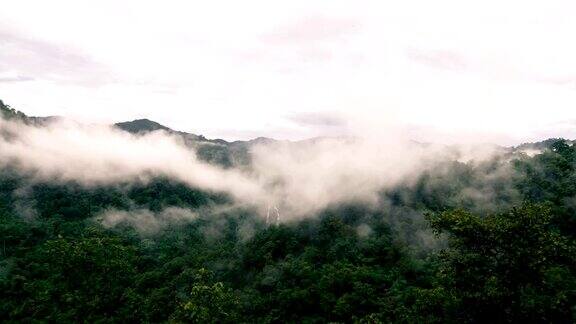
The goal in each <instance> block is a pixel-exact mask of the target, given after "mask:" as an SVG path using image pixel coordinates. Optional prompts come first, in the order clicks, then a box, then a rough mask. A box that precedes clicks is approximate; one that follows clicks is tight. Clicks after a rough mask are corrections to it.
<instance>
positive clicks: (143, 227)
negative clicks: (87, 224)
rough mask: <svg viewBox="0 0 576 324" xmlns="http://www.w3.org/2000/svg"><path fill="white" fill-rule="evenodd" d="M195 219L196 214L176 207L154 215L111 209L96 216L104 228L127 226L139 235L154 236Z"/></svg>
mask: <svg viewBox="0 0 576 324" xmlns="http://www.w3.org/2000/svg"><path fill="white" fill-rule="evenodd" d="M197 218H198V214H197V213H196V212H194V211H191V210H189V209H185V208H178V207H168V208H165V209H163V210H161V211H160V212H156V213H155V212H152V211H150V210H148V209H136V210H130V211H124V210H115V209H111V210H106V211H104V212H102V213H101V214H100V215H98V216H96V219H97V220H99V221H100V222H101V223H102V225H104V226H105V227H109V228H110V227H116V226H119V225H128V226H131V227H133V228H134V229H136V231H137V232H138V233H140V234H141V235H151V234H155V233H158V232H159V231H161V230H163V229H165V228H166V227H168V226H171V225H179V224H183V223H187V222H192V221H194V220H196V219H197Z"/></svg>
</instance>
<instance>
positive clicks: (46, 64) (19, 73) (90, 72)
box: [0, 25, 113, 86]
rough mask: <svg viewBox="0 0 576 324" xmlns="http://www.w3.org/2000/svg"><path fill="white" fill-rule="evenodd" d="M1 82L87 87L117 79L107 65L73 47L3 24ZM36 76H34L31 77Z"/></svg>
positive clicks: (0, 60) (0, 48) (0, 41)
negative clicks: (2, 75) (26, 33)
mask: <svg viewBox="0 0 576 324" xmlns="http://www.w3.org/2000/svg"><path fill="white" fill-rule="evenodd" d="M4 73H11V74H16V75H15V76H12V77H10V76H8V77H0V82H14V81H31V80H35V79H42V80H47V81H54V82H59V83H64V84H66V83H68V84H76V85H83V86H101V85H104V84H107V83H110V82H112V81H113V77H112V75H111V73H110V72H109V71H107V70H106V68H105V67H104V65H102V64H100V63H97V62H95V61H94V60H92V59H91V58H90V57H89V56H88V55H85V54H83V53H81V52H80V51H79V50H75V49H73V48H71V47H68V46H66V45H62V44H55V43H51V42H48V41H44V40H40V39H35V38H33V37H31V36H27V35H24V34H22V33H20V32H16V31H14V30H10V29H9V28H6V27H5V26H2V25H0V75H1V74H4ZM29 76H33V77H29Z"/></svg>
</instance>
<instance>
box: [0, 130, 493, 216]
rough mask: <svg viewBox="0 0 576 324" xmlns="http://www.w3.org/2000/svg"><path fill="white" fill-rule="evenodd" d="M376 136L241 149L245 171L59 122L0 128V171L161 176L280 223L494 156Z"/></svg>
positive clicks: (178, 148) (110, 180)
mask: <svg viewBox="0 0 576 324" xmlns="http://www.w3.org/2000/svg"><path fill="white" fill-rule="evenodd" d="M381 135H382V134H379V136H378V137H372V138H371V137H366V138H360V137H355V138H316V139H313V140H307V141H300V142H271V143H260V144H256V145H254V146H252V147H251V149H250V159H251V163H250V165H249V166H248V167H242V168H228V169H223V168H220V167H218V166H215V165H210V164H207V163H205V162H202V161H200V160H198V159H197V157H196V154H195V152H194V151H193V150H192V149H191V148H189V147H187V146H185V144H184V141H183V139H182V138H180V137H178V136H177V135H171V134H168V133H166V132H163V131H154V132H151V133H147V134H144V135H138V136H136V135H132V134H129V133H126V132H123V131H120V130H117V129H114V128H112V127H109V126H103V125H96V124H81V123H77V122H72V121H69V120H55V121H52V122H51V123H49V124H48V125H46V126H45V127H36V126H30V125H24V124H21V123H18V122H13V121H4V120H0V167H4V166H7V165H11V166H14V167H16V168H18V169H19V170H21V171H22V172H26V173H29V174H31V175H32V176H33V177H34V178H36V179H41V180H50V181H76V182H79V183H81V184H83V185H86V186H91V185H95V184H114V183H118V182H125V181H142V182H145V181H148V179H150V178H153V177H156V176H166V177H170V178H173V179H177V180H179V181H182V182H183V183H186V184H188V185H189V186H191V187H194V188H199V189H201V190H206V191H211V192H223V193H226V194H228V195H230V197H231V198H233V199H234V201H235V202H236V203H238V204H239V205H241V206H248V207H250V208H254V209H255V210H256V211H257V212H259V213H260V214H261V215H263V216H265V215H266V214H267V210H268V209H270V208H278V210H279V213H280V215H281V220H283V221H284V220H289V219H292V218H295V217H304V216H309V215H313V214H315V213H316V212H319V211H321V210H322V209H324V208H328V207H330V206H336V205H339V204H343V203H352V202H362V203H365V204H368V205H372V206H377V205H378V204H379V197H380V193H381V192H382V191H383V190H386V189H390V188H393V187H394V186H397V185H399V184H402V183H409V182H411V181H414V180H415V179H416V178H417V177H418V176H419V175H420V174H421V173H422V172H424V171H426V170H430V169H431V168H434V167H435V166H436V165H437V164H438V163H440V162H441V161H445V160H447V159H448V160H458V159H461V160H465V161H471V160H481V159H486V158H489V157H491V156H492V155H493V154H496V153H495V151H494V150H491V149H489V148H488V149H484V150H479V149H464V148H458V149H454V148H452V149H451V150H446V148H445V147H443V146H435V145H419V144H415V143H414V142H411V141H409V139H408V138H406V137H403V136H402V135H401V134H399V133H394V132H389V133H388V134H387V135H384V136H381ZM115 215H116V214H115ZM138 215H140V216H138V219H139V218H142V219H144V221H146V222H151V221H152V220H150V217H148V216H147V215H145V214H142V215H143V216H142V215H141V213H140V214H138ZM170 215H172V214H170ZM170 215H168V214H166V215H163V216H162V217H164V216H165V217H164V218H169V216H170ZM121 216H126V215H124V214H122V215H121ZM110 217H112V216H110ZM115 217H116V216H115ZM117 219H119V218H118V217H116V218H114V217H112V218H110V222H112V221H114V220H117ZM121 219H127V216H126V217H121Z"/></svg>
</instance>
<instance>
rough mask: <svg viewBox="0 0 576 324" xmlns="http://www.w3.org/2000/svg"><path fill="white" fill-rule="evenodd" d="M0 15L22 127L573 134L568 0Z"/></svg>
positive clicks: (275, 134) (65, 8) (574, 72)
mask: <svg viewBox="0 0 576 324" xmlns="http://www.w3.org/2000/svg"><path fill="white" fill-rule="evenodd" d="M3 7H4V9H3V10H2V12H1V13H0V21H2V22H1V23H0V98H3V99H4V101H5V102H6V103H7V104H10V105H12V106H14V107H15V108H17V109H19V110H22V111H24V112H26V113H28V114H30V115H60V116H66V117H71V118H74V119H80V120H84V121H89V122H106V123H110V122H118V121H126V120H132V119H138V118H147V119H150V120H154V121H157V122H159V123H161V124H163V125H166V126H168V127H170V128H173V129H178V130H182V131H186V132H191V133H196V134H202V135H205V136H207V137H210V138H223V139H226V140H236V139H238V140H245V139H250V138H256V137H260V136H264V137H272V138H278V139H290V140H298V139H304V138H311V137H317V136H340V135H344V136H349V135H352V136H354V135H364V133H366V132H367V133H370V134H375V133H378V131H379V130H380V129H381V128H395V129H397V130H399V131H402V132H404V133H407V134H409V135H410V137H412V138H414V140H423V139H431V141H433V142H447V141H454V142H462V141H464V142H490V143H495V144H503V145H511V144H518V143H521V142H526V141H535V140H539V139H544V138H548V137H566V138H575V137H576V131H574V129H575V127H574V126H575V121H576V112H575V111H576V110H574V107H576V63H575V62H574V60H573V57H574V56H575V54H576V46H574V45H573V44H572V42H571V39H572V37H571V36H572V34H573V33H572V32H571V31H572V30H576V22H575V21H574V20H573V19H571V15H570V13H571V12H574V9H576V5H575V4H573V3H571V2H568V1H548V2H546V3H539V2H534V1H510V2H506V3H502V2H499V1H484V2H482V3H477V4H470V3H465V2H460V1H441V2H435V3H434V4H432V3H429V2H427V1H407V2H402V3H401V4H398V3H381V2H377V1H367V2H363V3H362V5H360V4H358V3H356V2H349V1H339V2H335V3H331V4H330V5H326V4H325V3H322V2H320V1H305V2H302V1H291V2H290V3H282V4H278V3H270V2H265V1H248V2H242V3H236V2H232V1H218V2H213V3H211V4H209V5H206V4H202V5H200V4H192V3H189V2H185V1H169V2H167V3H162V4H160V3H158V4H153V3H148V2H144V3H142V2H137V1H126V2H122V3H118V2H113V1H103V2H100V3H99V4H98V6H85V5H83V4H78V3H77V2H74V1H66V0H59V1H53V2H50V3H38V2H32V1H11V0H9V1H7V2H6V3H5V5H4V6H3ZM56 9H57V10H56ZM46 13H50V14H46ZM32 94H33V95H32Z"/></svg>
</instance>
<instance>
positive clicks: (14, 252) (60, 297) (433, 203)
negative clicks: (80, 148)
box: [0, 108, 576, 323]
mask: <svg viewBox="0 0 576 324" xmlns="http://www.w3.org/2000/svg"><path fill="white" fill-rule="evenodd" d="M6 109H7V108H6ZM502 170H506V175H505V176H503V175H502V174H501V173H502ZM575 197H576V149H575V148H574V146H572V145H569V144H568V143H567V142H565V141H563V140H558V141H551V142H548V143H547V144H546V145H545V150H544V152H542V153H541V154H538V155H535V156H534V157H529V156H527V155H523V154H515V155H504V156H500V157H497V158H495V159H494V160H492V161H488V162H486V163H483V164H474V163H461V162H450V163H447V164H443V165H442V166H439V167H438V168H436V169H433V170H430V171H428V172H426V173H424V174H423V175H421V176H420V178H419V179H418V180H417V181H415V182H414V183H410V184H405V185H401V186H398V187H396V188H394V189H391V190H388V191H386V192H382V195H381V199H382V204H381V206H380V207H379V208H373V207H370V208H369V207H365V206H361V205H354V204H349V205H344V206H332V207H330V208H328V209H327V210H324V211H322V212H321V213H319V214H318V215H311V217H307V218H304V219H300V220H294V221H291V222H287V223H283V224H280V225H267V224H265V223H264V222H263V220H262V219H261V218H259V217H258V216H256V213H255V212H254V211H252V210H250V209H246V208H241V207H234V206H233V205H232V204H230V203H231V201H230V200H229V199H228V198H227V197H225V196H223V195H219V194H214V193H207V192H203V191H200V190H196V189H194V188H190V187H188V186H186V185H184V184H181V183H178V182H175V181H173V180H170V179H166V178H156V179H152V180H149V181H144V182H129V183H118V184H116V185H106V186H104V185H92V186H86V185H81V184H78V183H74V182H62V181H40V180H38V179H36V178H34V177H33V175H29V174H28V175H27V174H22V173H20V172H19V171H18V169H17V168H15V167H10V166H4V167H2V168H1V169H0V321H2V322H7V323H17V322H18V323H19V322H58V323H60V322H118V323H124V322H154V323H156V322H175V323H181V322H198V323H205V322H217V323H226V322H230V323H236V322H250V323H252V322H258V323H260V322H264V323H266V322H305V323H325V322H361V323H375V322H408V323H416V322H418V323H419V322H425V323H428V322H438V323H440V322H442V323H444V322H448V323H462V322H464V323H475V322H558V323H568V322H574V321H576V306H575V305H576V243H575V242H576V241H575V235H576V227H575V226H576V225H575V224H576V203H575V200H574V199H576V198H575ZM169 208H183V209H185V210H192V211H195V214H194V217H193V218H187V219H185V220H183V221H178V222H176V221H174V219H158V220H157V221H158V222H162V226H156V227H154V230H149V231H142V230H140V229H139V228H138V227H137V226H134V223H131V222H130V221H122V222H119V223H115V224H114V226H111V225H109V224H108V225H107V224H106V222H103V221H102V218H103V217H105V216H103V215H106V213H107V212H110V211H128V212H134V213H137V212H139V211H141V210H147V211H150V213H151V215H156V216H157V217H159V216H158V215H161V213H162V211H165V210H167V209H169ZM156 216H154V217H156Z"/></svg>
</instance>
